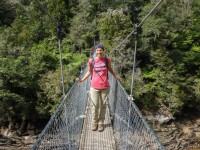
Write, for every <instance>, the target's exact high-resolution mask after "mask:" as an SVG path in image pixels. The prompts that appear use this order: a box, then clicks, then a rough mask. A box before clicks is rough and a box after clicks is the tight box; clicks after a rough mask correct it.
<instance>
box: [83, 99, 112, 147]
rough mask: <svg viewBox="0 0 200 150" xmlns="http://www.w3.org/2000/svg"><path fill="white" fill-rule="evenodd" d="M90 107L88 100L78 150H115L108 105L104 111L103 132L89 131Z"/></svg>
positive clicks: (90, 121) (90, 122)
mask: <svg viewBox="0 0 200 150" xmlns="http://www.w3.org/2000/svg"><path fill="white" fill-rule="evenodd" d="M91 107H92V104H91V102H90V100H89V102H88V106H87V108H86V118H85V121H84V125H83V130H82V135H81V142H80V147H79V150H115V149H116V147H115V141H114V135H113V129H112V124H111V120H110V113H109V110H108V105H107V109H106V119H105V122H104V127H105V129H104V131H103V132H98V131H92V130H91V125H92V112H91Z"/></svg>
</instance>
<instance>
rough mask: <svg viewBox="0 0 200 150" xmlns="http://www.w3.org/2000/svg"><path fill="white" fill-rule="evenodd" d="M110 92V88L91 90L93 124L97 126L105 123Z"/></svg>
mask: <svg viewBox="0 0 200 150" xmlns="http://www.w3.org/2000/svg"><path fill="white" fill-rule="evenodd" d="M109 91H110V88H107V89H102V90H98V89H94V88H90V96H91V100H92V122H93V123H95V124H98V123H99V124H103V123H104V120H105V114H106V103H107V99H108V94H109Z"/></svg>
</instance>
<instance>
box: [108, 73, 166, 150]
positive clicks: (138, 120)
mask: <svg viewBox="0 0 200 150" xmlns="http://www.w3.org/2000/svg"><path fill="white" fill-rule="evenodd" d="M109 79H110V81H111V89H110V95H109V107H110V113H111V118H112V125H113V130H114V136H115V143H116V147H117V149H118V150H122V149H123V150H165V148H164V147H163V145H162V144H161V143H160V141H159V139H158V138H157V136H156V134H155V133H154V131H153V130H152V129H151V128H150V127H149V125H148V124H147V122H146V121H145V119H144V117H143V116H142V114H141V113H140V111H139V109H138V108H137V106H136V105H135V103H134V102H133V98H132V96H129V95H128V94H127V93H126V92H125V90H124V88H123V87H122V85H121V84H120V83H119V82H117V81H116V80H115V79H113V76H111V75H110V76H109Z"/></svg>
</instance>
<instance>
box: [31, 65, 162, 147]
mask: <svg viewBox="0 0 200 150" xmlns="http://www.w3.org/2000/svg"><path fill="white" fill-rule="evenodd" d="M86 71H87V68H86V69H85V71H84V73H83V75H85V73H86ZM109 80H110V85H111V90H110V95H109V107H110V113H111V117H112V123H113V130H114V136H115V144H116V147H117V149H118V150H133V149H134V150H160V149H163V150H164V149H165V148H164V147H163V146H162V144H161V143H160V142H159V140H158V138H157V136H156V134H155V133H154V132H153V130H152V129H151V128H150V127H149V125H148V124H147V122H146V121H145V119H144V118H143V116H142V115H141V113H140V111H139V109H138V108H137V106H136V105H135V103H134V102H133V101H132V100H130V96H129V95H128V94H127V93H126V92H125V90H124V88H123V87H122V86H121V84H120V83H119V82H116V80H115V79H113V77H112V76H109ZM89 85H90V79H88V80H87V81H85V82H83V83H81V84H79V83H75V84H74V85H73V86H72V87H71V89H70V91H69V92H68V93H67V95H66V96H65V98H64V99H63V100H62V102H61V104H60V105H59V107H58V108H57V110H56V111H55V113H54V115H53V116H52V117H51V119H50V120H49V122H48V124H47V125H46V127H45V128H44V130H43V131H42V133H41V134H40V135H39V137H38V139H37V141H36V143H35V144H34V146H33V149H34V150H36V149H39V150H66V149H69V150H77V149H78V148H79V143H80V137H81V131H82V126H83V120H84V114H85V110H86V103H87V97H88V92H87V91H88V89H89Z"/></svg>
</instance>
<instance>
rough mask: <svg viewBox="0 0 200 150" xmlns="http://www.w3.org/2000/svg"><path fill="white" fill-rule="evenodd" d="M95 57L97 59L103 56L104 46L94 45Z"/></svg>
mask: <svg viewBox="0 0 200 150" xmlns="http://www.w3.org/2000/svg"><path fill="white" fill-rule="evenodd" d="M95 50H96V55H97V57H99V58H102V57H103V56H104V46H103V45H102V44H97V45H95Z"/></svg>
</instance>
